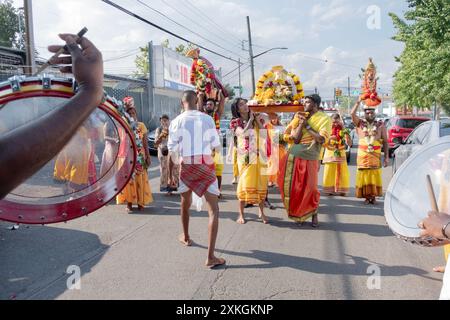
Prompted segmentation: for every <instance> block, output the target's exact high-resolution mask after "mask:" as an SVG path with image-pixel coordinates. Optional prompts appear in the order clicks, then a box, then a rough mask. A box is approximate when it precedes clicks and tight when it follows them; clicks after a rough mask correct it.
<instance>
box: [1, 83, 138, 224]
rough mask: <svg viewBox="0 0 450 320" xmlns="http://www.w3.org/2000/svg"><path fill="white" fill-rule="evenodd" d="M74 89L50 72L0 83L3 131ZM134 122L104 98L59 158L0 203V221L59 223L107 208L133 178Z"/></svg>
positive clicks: (115, 103) (45, 110) (40, 112)
mask: <svg viewBox="0 0 450 320" xmlns="http://www.w3.org/2000/svg"><path fill="white" fill-rule="evenodd" d="M75 92H76V83H75V82H74V81H73V80H72V79H64V78H55V77H48V76H41V77H38V78H26V77H14V78H11V79H9V81H7V82H3V83H0V134H4V133H7V132H9V131H12V130H14V129H16V128H18V127H21V126H26V125H27V123H29V122H31V121H33V120H35V119H38V118H40V117H42V116H44V115H45V114H46V113H48V112H50V111H52V110H54V109H55V108H58V107H60V106H61V105H62V104H64V103H65V102H66V101H67V100H68V99H70V98H71V97H72V96H73V95H74V94H75ZM133 125H135V123H133V122H132V120H131V119H130V118H129V116H128V115H127V114H126V112H125V111H124V110H123V107H122V105H121V103H120V102H118V101H117V100H115V99H114V98H111V97H107V96H105V99H104V102H102V104H101V105H100V106H98V108H97V109H96V110H95V111H94V112H93V113H92V114H91V115H90V117H89V118H88V119H87V120H86V121H85V122H84V124H83V125H82V126H81V127H80V128H79V129H78V131H77V133H76V134H75V136H74V137H73V138H72V140H71V141H70V142H69V143H68V144H67V145H66V146H65V148H64V149H63V150H62V151H61V152H60V153H59V154H58V156H57V157H55V159H53V160H52V161H50V162H49V163H47V164H46V165H45V166H44V167H43V168H42V169H41V170H40V171H39V172H37V173H36V174H35V175H34V176H32V177H31V178H30V179H28V180H27V181H25V182H24V183H22V184H21V185H20V186H19V187H18V188H16V189H15V190H14V191H13V192H11V193H10V194H9V195H8V196H6V197H5V198H4V199H3V200H1V201H0V220H5V221H10V222H16V223H23V224H50V223H58V222H63V221H68V220H72V219H76V218H78V217H81V216H86V215H88V214H89V213H92V212H94V211H96V210H98V209H99V208H101V207H103V206H104V205H105V204H107V203H108V202H110V201H111V200H112V199H113V198H114V197H115V196H116V195H117V194H118V193H119V192H120V191H121V190H122V189H123V188H124V187H125V186H126V184H127V183H128V181H129V180H130V178H131V177H132V174H133V171H134V166H135V162H136V145H135V142H134V138H133V137H134V134H133V130H132V126H133ZM35 134H39V132H36V133H35ZM48 143H52V142H51V141H48ZM0 152H1V150H0ZM0 170H8V168H0Z"/></svg>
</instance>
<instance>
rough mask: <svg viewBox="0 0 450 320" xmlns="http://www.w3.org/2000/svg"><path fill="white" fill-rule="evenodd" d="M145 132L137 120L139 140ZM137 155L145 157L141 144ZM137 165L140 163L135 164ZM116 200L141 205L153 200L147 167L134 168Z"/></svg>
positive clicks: (142, 125) (143, 126)
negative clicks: (131, 176) (133, 172)
mask: <svg viewBox="0 0 450 320" xmlns="http://www.w3.org/2000/svg"><path fill="white" fill-rule="evenodd" d="M147 132H148V130H147V128H146V126H145V124H143V123H142V122H139V126H138V129H137V134H138V135H139V138H140V139H141V140H142V139H143V138H144V135H145V134H146V133H147ZM138 155H141V156H144V159H145V151H144V150H143V146H138ZM137 166H140V165H138V164H137ZM116 200H117V204H127V203H132V204H137V205H139V206H142V207H143V206H145V205H147V204H150V203H152V202H153V196H152V191H151V189H150V184H149V181H148V173H147V168H145V167H144V168H139V167H137V168H136V170H135V174H134V177H133V178H132V179H131V180H130V182H128V184H127V186H126V187H125V188H124V189H123V190H122V191H121V192H120V194H119V195H118V196H117V199H116Z"/></svg>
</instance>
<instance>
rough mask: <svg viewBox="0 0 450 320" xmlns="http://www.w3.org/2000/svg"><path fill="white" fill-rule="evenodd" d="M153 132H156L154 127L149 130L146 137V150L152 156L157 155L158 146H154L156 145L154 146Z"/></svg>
mask: <svg viewBox="0 0 450 320" xmlns="http://www.w3.org/2000/svg"><path fill="white" fill-rule="evenodd" d="M155 134H156V129H155V130H153V131H150V132H149V133H148V139H147V140H148V151H149V152H150V155H152V156H156V155H158V148H156V146H155V140H156V137H155Z"/></svg>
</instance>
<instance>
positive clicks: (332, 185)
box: [323, 143, 350, 195]
mask: <svg viewBox="0 0 450 320" xmlns="http://www.w3.org/2000/svg"><path fill="white" fill-rule="evenodd" d="M336 148H337V149H336ZM336 150H338V151H339V154H337V152H335V151H336ZM323 163H324V174H323V191H324V192H325V193H327V194H334V195H336V194H337V195H339V194H347V193H348V192H349V191H350V173H349V171H348V165H347V157H346V155H345V146H343V145H340V146H338V147H336V146H334V145H330V144H329V143H327V144H325V155H324V158H323Z"/></svg>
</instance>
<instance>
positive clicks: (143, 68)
mask: <svg viewBox="0 0 450 320" xmlns="http://www.w3.org/2000/svg"><path fill="white" fill-rule="evenodd" d="M161 46H163V47H164V48H167V49H172V48H170V42H169V39H166V40H164V41H163V42H162V43H161ZM193 48H194V46H193V45H192V44H191V43H189V44H188V45H187V46H185V45H184V44H180V45H179V46H177V47H175V48H174V49H172V50H174V51H176V52H178V53H179V54H182V55H186V54H187V53H188V52H189V50H191V49H193ZM140 50H141V52H140V53H139V54H138V55H137V56H136V59H135V65H136V69H137V70H136V71H135V72H134V76H135V77H148V75H149V73H150V70H149V63H148V47H142V48H140Z"/></svg>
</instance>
